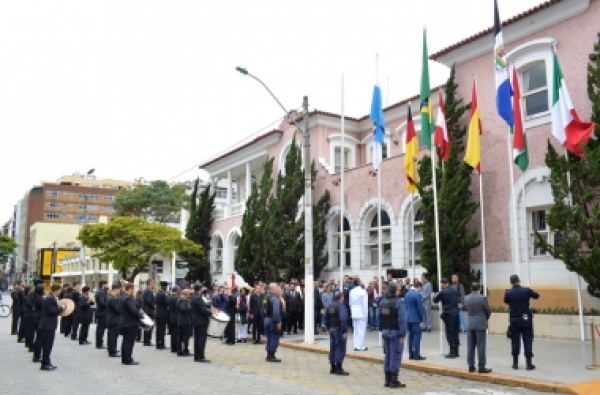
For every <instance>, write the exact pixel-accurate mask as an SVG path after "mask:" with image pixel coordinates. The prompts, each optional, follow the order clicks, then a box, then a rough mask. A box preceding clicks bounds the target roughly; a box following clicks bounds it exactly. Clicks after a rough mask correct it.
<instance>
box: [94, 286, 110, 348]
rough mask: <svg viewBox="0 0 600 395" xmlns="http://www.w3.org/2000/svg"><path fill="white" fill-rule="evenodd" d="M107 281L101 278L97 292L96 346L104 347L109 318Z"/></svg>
mask: <svg viewBox="0 0 600 395" xmlns="http://www.w3.org/2000/svg"><path fill="white" fill-rule="evenodd" d="M106 284H107V282H106V280H100V281H99V282H98V292H96V297H95V299H96V319H97V321H98V322H97V325H96V348H98V349H104V348H106V347H104V332H105V331H106V320H107V314H108V313H107V307H108V306H107V304H106V302H107V298H108V294H107V289H108V287H107V285H106Z"/></svg>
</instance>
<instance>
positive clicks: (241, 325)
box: [235, 288, 248, 343]
mask: <svg viewBox="0 0 600 395" xmlns="http://www.w3.org/2000/svg"><path fill="white" fill-rule="evenodd" d="M235 320H236V324H237V339H238V340H237V342H238V343H246V338H247V337H248V332H246V329H247V328H248V327H247V325H248V290H247V289H246V288H242V289H241V290H240V295H239V296H238V297H237V314H236V318H235Z"/></svg>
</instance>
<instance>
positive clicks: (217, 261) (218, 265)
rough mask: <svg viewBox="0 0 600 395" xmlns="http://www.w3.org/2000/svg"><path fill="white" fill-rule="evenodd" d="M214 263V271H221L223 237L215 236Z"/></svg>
mask: <svg viewBox="0 0 600 395" xmlns="http://www.w3.org/2000/svg"><path fill="white" fill-rule="evenodd" d="M214 265H215V272H216V273H221V272H222V271H223V239H221V237H219V236H217V242H216V248H215V261H214Z"/></svg>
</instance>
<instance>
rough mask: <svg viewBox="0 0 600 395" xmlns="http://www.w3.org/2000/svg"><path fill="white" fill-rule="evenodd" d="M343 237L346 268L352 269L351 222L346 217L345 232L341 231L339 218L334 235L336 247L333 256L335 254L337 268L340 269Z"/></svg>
mask: <svg viewBox="0 0 600 395" xmlns="http://www.w3.org/2000/svg"><path fill="white" fill-rule="evenodd" d="M342 237H343V240H344V250H343V254H344V267H350V266H351V263H352V261H351V259H352V254H351V253H350V247H351V245H350V243H351V237H350V222H348V219H347V218H346V217H344V230H343V232H341V231H340V219H339V217H338V218H337V225H336V227H335V232H334V233H333V242H334V245H335V246H336V247H335V249H334V250H333V254H334V259H335V262H337V267H340V263H341V261H342V259H341V256H342V251H341V248H342Z"/></svg>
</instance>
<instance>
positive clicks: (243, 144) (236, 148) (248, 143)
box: [198, 129, 283, 169]
mask: <svg viewBox="0 0 600 395" xmlns="http://www.w3.org/2000/svg"><path fill="white" fill-rule="evenodd" d="M282 133H283V131H281V130H278V129H273V130H271V131H268V132H266V133H262V134H259V135H255V137H251V138H250V139H248V140H244V141H242V142H241V143H240V144H239V145H237V146H233V148H230V149H227V150H225V151H223V152H221V153H220V154H218V155H217V156H214V157H212V158H211V159H209V160H207V161H206V162H202V163H200V164H199V165H198V167H199V168H200V169H202V168H203V167H206V166H208V165H211V164H213V163H215V162H217V161H219V160H221V159H223V158H224V157H226V156H229V155H231V154H233V153H236V152H238V151H241V150H243V149H244V148H246V147H249V146H251V145H252V144H255V143H257V142H258V141H260V140H262V139H264V138H267V137H269V136H272V135H274V134H279V135H281V134H282Z"/></svg>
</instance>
